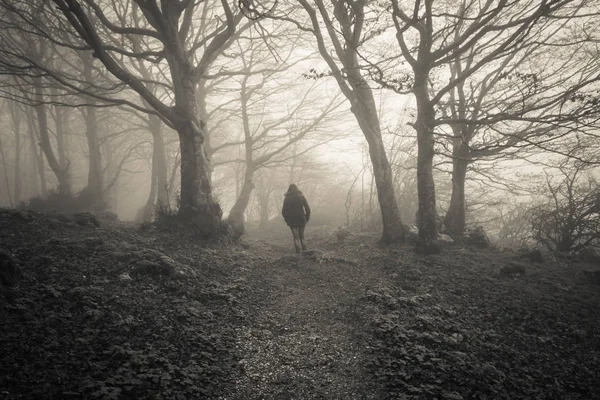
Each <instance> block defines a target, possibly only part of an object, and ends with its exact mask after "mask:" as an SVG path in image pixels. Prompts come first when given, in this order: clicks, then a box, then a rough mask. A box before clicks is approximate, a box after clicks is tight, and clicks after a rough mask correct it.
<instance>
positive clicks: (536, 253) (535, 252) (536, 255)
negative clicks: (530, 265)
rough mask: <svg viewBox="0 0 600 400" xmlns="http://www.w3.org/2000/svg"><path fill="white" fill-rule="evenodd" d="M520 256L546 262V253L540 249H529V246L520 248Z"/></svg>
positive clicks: (533, 260)
mask: <svg viewBox="0 0 600 400" xmlns="http://www.w3.org/2000/svg"><path fill="white" fill-rule="evenodd" d="M519 253H520V255H519V258H527V259H529V261H531V262H539V263H543V262H544V254H543V253H542V251H541V250H540V249H529V248H527V247H525V248H521V249H519Z"/></svg>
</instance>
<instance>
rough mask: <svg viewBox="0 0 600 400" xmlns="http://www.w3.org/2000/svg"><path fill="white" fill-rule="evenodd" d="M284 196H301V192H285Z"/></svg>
mask: <svg viewBox="0 0 600 400" xmlns="http://www.w3.org/2000/svg"><path fill="white" fill-rule="evenodd" d="M285 196H302V192H301V191H299V190H298V191H297V192H295V193H294V192H289V191H288V192H285Z"/></svg>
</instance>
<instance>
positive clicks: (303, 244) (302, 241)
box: [298, 226, 306, 251]
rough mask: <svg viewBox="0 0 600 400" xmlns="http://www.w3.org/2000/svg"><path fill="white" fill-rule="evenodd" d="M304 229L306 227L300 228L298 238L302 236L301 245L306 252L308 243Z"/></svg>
mask: <svg viewBox="0 0 600 400" xmlns="http://www.w3.org/2000/svg"><path fill="white" fill-rule="evenodd" d="M304 228H305V226H301V227H300V228H298V236H300V245H301V246H302V251H304V250H306V243H304Z"/></svg>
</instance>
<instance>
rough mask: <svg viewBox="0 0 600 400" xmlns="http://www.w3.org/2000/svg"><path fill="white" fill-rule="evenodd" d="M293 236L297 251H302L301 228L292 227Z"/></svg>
mask: <svg viewBox="0 0 600 400" xmlns="http://www.w3.org/2000/svg"><path fill="white" fill-rule="evenodd" d="M290 229H291V230H292V236H293V237H294V247H295V248H296V253H300V245H299V244H298V240H299V239H300V229H299V228H298V227H291V226H290Z"/></svg>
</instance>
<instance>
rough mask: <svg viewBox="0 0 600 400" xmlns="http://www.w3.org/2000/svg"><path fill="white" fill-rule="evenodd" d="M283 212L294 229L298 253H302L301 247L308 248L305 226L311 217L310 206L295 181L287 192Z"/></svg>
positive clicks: (286, 221)
mask: <svg viewBox="0 0 600 400" xmlns="http://www.w3.org/2000/svg"><path fill="white" fill-rule="evenodd" d="M281 213H282V214H283V219H285V223H286V224H288V226H289V227H290V229H291V230H292V235H293V236H294V247H295V248H296V253H300V249H302V250H306V244H305V243H304V227H305V226H306V223H307V222H308V220H309V219H310V207H309V206H308V202H307V201H306V198H305V197H304V195H303V194H302V192H301V191H300V190H298V186H296V185H295V184H293V183H292V184H291V185H290V187H289V188H288V191H287V192H286V194H285V200H283V209H282V210H281ZM298 241H300V245H298Z"/></svg>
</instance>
